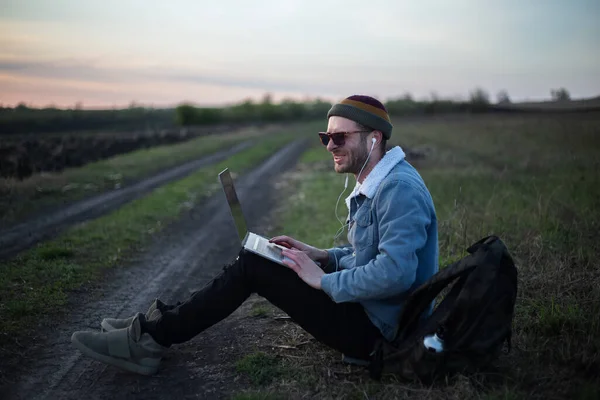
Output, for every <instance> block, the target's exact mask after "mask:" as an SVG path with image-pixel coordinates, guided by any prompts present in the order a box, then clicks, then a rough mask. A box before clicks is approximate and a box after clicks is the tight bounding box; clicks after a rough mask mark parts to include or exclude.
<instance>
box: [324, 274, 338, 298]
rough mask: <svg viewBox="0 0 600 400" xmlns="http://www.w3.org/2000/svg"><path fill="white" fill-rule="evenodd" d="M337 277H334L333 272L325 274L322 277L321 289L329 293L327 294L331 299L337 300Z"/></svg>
mask: <svg viewBox="0 0 600 400" xmlns="http://www.w3.org/2000/svg"><path fill="white" fill-rule="evenodd" d="M334 280H335V277H333V273H331V274H325V275H323V276H322V277H321V290H323V291H324V292H325V293H327V295H328V296H329V297H331V299H332V300H333V301H335V299H334V298H333V293H332V292H333V283H334Z"/></svg>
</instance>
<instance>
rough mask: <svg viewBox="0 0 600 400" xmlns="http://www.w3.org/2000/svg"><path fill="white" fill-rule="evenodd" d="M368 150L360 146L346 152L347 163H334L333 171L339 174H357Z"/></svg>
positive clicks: (367, 154)
mask: <svg viewBox="0 0 600 400" xmlns="http://www.w3.org/2000/svg"><path fill="white" fill-rule="evenodd" d="M368 156H369V152H368V151H367V150H366V149H365V148H364V147H363V146H362V144H361V145H360V146H358V148H355V149H352V150H350V151H348V152H347V153H346V157H347V158H348V163H347V164H345V165H337V164H336V165H335V171H336V172H338V173H340V174H345V173H350V174H358V173H359V172H360V170H361V169H362V168H363V166H364V165H365V162H366V161H367V157H368Z"/></svg>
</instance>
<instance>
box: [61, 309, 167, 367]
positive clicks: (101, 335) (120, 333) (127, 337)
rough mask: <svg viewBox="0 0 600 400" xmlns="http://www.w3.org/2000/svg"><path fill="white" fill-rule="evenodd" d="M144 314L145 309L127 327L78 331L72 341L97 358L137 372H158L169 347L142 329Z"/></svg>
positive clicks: (86, 353) (82, 350)
mask: <svg viewBox="0 0 600 400" xmlns="http://www.w3.org/2000/svg"><path fill="white" fill-rule="evenodd" d="M140 317H142V318H143V315H142V313H139V314H138V315H136V316H135V317H133V320H132V321H131V324H130V325H129V327H127V328H123V329H114V330H111V331H109V332H84V331H80V332H75V333H73V335H72V336H71V343H73V345H74V346H75V347H76V348H77V349H78V350H79V351H81V352H82V353H83V354H85V355H86V356H88V357H91V358H93V359H94V360H97V361H100V362H103V363H105V364H110V365H114V366H116V367H119V368H121V369H124V370H126V371H130V372H135V373H137V374H142V375H152V374H155V373H156V372H157V371H158V367H159V365H160V361H161V359H162V356H163V354H164V352H165V350H166V349H167V348H166V347H163V346H161V345H159V344H158V343H156V342H155V341H154V339H152V337H151V336H150V335H149V334H147V333H144V334H142V333H141V331H142V329H141V325H140Z"/></svg>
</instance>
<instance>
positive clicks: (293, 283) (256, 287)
mask: <svg viewBox="0 0 600 400" xmlns="http://www.w3.org/2000/svg"><path fill="white" fill-rule="evenodd" d="M252 293H257V294H258V295H260V296H262V297H264V298H266V299H267V300H268V301H269V302H271V303H272V304H273V305H275V306H276V307H278V308H280V309H281V310H283V311H284V312H285V313H287V314H288V315H289V316H290V318H291V319H292V320H294V321H295V322H296V323H298V324H299V325H300V326H301V327H302V328H303V329H304V330H306V331H307V332H308V333H310V334H311V335H312V336H314V338H315V339H317V340H318V341H320V342H321V343H324V344H325V345H327V346H329V347H331V348H333V349H336V350H338V351H340V352H342V353H344V354H345V355H347V356H350V357H356V358H360V359H365V360H367V359H369V358H370V353H371V352H372V351H373V348H374V346H375V343H376V341H377V340H378V339H379V338H381V334H380V332H379V330H378V329H377V327H375V325H373V323H372V322H371V320H370V319H369V317H368V316H367V315H366V313H365V311H364V310H363V308H362V306H361V305H360V304H359V303H335V302H334V301H333V300H331V298H330V297H329V296H328V295H327V294H326V293H325V292H323V291H321V290H316V289H313V288H311V287H310V286H308V285H307V284H306V283H305V282H304V281H302V280H301V279H300V278H299V277H298V275H296V273H295V272H294V271H292V270H291V269H289V268H286V267H284V266H281V265H279V264H276V263H274V262H271V261H269V260H267V259H264V258H262V257H259V256H257V255H255V254H252V253H250V252H246V251H244V250H242V251H241V252H240V254H239V256H238V258H237V259H236V260H235V261H234V262H233V263H231V264H229V265H227V266H225V267H224V269H223V270H222V272H221V273H220V274H219V275H218V276H217V277H216V278H214V279H213V280H212V281H211V282H210V283H208V284H207V285H206V286H205V287H204V288H202V289H201V290H199V291H197V292H195V293H193V294H192V295H191V296H190V297H189V298H188V299H187V300H186V301H185V302H183V303H177V305H174V306H165V307H163V309H161V313H162V316H161V317H160V318H159V319H157V320H153V321H143V322H142V330H143V331H145V332H148V333H149V334H150V335H151V336H152V337H153V338H154V340H155V341H156V342H157V343H159V344H161V345H163V346H165V347H169V346H171V345H172V344H176V343H182V342H185V341H188V340H190V339H192V338H193V337H194V336H196V335H198V334H199V333H200V332H202V331H204V330H205V329H207V328H209V327H210V326H212V325H214V324H216V323H217V322H219V321H221V320H223V319H225V318H226V317H227V316H228V315H230V314H231V313H232V312H233V311H235V310H236V309H237V308H238V307H239V306H240V305H241V304H242V303H243V302H244V301H245V300H246V299H247V298H248V297H249V296H250V295H251V294H252Z"/></svg>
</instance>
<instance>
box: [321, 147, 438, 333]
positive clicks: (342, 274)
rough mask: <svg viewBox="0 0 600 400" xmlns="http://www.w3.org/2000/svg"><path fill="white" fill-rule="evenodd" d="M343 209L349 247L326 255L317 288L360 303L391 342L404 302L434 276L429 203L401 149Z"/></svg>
mask: <svg viewBox="0 0 600 400" xmlns="http://www.w3.org/2000/svg"><path fill="white" fill-rule="evenodd" d="M346 205H347V206H348V208H349V229H348V241H349V243H350V246H346V247H335V248H332V249H328V250H327V252H328V255H329V263H328V265H327V266H324V270H325V271H326V272H328V273H326V274H325V275H324V276H323V277H322V279H321V287H322V289H323V291H325V293H327V294H328V295H329V296H330V297H331V299H333V301H335V302H337V303H341V302H359V303H360V304H361V305H362V306H363V307H364V309H365V311H366V313H367V315H368V316H369V318H370V319H371V321H372V322H373V324H374V325H375V326H377V327H378V328H379V330H380V331H381V333H382V334H383V336H384V337H385V338H386V339H388V340H393V338H394V337H395V336H396V334H397V332H398V318H399V316H400V312H401V311H402V306H403V304H404V301H405V299H406V298H407V296H408V295H409V294H410V293H411V292H412V291H413V290H414V289H415V288H417V287H418V286H419V285H421V284H422V283H424V282H425V281H426V280H427V279H429V277H431V276H432V275H434V274H435V273H436V272H437V271H438V233H437V217H436V212H435V208H434V205H433V200H432V198H431V195H430V194H429V191H428V190H427V187H426V186H425V183H424V182H423V179H422V178H421V176H420V175H419V173H418V172H417V170H416V169H415V168H414V167H413V166H412V165H410V164H409V163H408V161H406V160H405V159H404V152H403V151H402V149H401V148H400V147H394V148H393V149H391V150H390V151H388V152H387V153H386V155H385V156H384V157H383V158H382V159H381V160H380V161H379V163H377V165H376V166H375V168H373V170H372V171H371V173H370V174H369V175H368V176H367V178H366V179H365V180H364V182H363V184H362V185H357V187H356V188H355V189H354V191H353V193H352V194H351V195H350V196H349V197H348V198H347V199H346ZM430 311H431V310H430Z"/></svg>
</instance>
